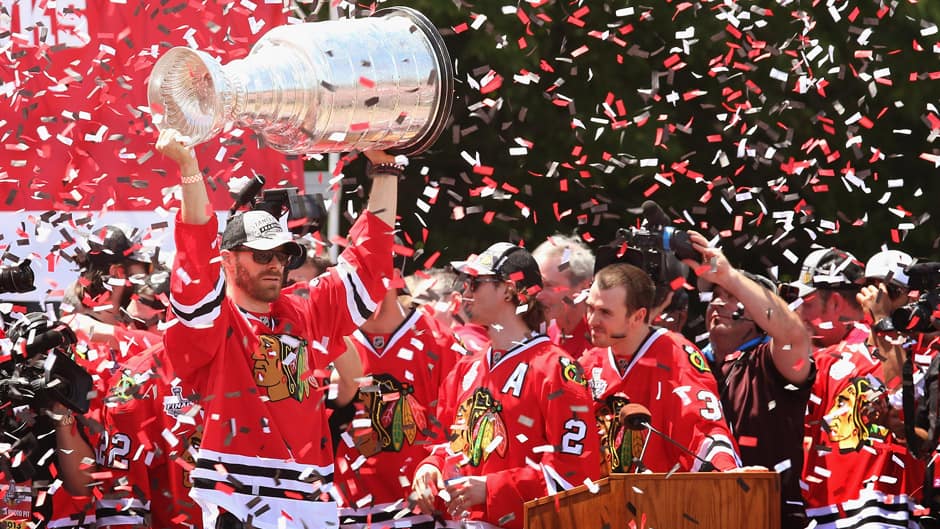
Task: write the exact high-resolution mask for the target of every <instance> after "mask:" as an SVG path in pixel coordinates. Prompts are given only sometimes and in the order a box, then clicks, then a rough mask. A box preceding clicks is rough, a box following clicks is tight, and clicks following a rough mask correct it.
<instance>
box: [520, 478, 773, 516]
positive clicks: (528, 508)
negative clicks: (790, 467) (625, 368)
mask: <svg viewBox="0 0 940 529" xmlns="http://www.w3.org/2000/svg"><path fill="white" fill-rule="evenodd" d="M667 476H668V477H667ZM596 485H597V488H595V490H596V492H591V491H590V490H589V489H588V487H587V486H585V485H581V486H579V487H575V488H573V489H571V490H568V491H565V492H562V493H560V494H558V495H556V496H548V497H545V498H539V499H537V500H532V501H530V502H526V504H525V528H526V529H566V528H571V529H576V528H584V527H588V528H594V529H601V528H613V527H632V526H630V525H629V523H630V521H631V520H634V521H635V522H636V528H637V529H645V528H651V527H652V528H655V529H686V528H688V529H712V528H713V529H728V528H729V527H734V528H760V529H780V476H778V475H777V473H776V472H741V473H737V472H735V473H727V472H726V473H721V472H707V473H706V472H700V473H675V474H672V475H667V474H612V475H611V476H609V477H606V478H604V479H602V480H600V481H598V482H597V484H596ZM598 489H599V490H598ZM644 524H645V525H644Z"/></svg>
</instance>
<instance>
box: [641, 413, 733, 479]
mask: <svg viewBox="0 0 940 529" xmlns="http://www.w3.org/2000/svg"><path fill="white" fill-rule="evenodd" d="M639 425H640V426H642V427H643V428H646V429H648V430H649V431H651V432H653V433H655V434H656V435H658V436H660V437H661V438H663V439H665V440H667V441H669V442H670V443H672V445H673V446H675V447H676V448H678V449H679V450H681V451H682V452H683V453H685V454H688V455H690V456H692V457H694V458H695V459H696V461H698V462H699V463H701V464H702V468H701V470H700V472H714V471H715V465H713V464H711V463H710V462H709V461H706V460H704V459H702V458H701V457H699V456H698V455H696V454H695V453H693V452H692V451H691V450H689V449H688V448H686V447H684V446H682V445H681V444H679V442H678V441H676V440H675V439H673V438H672V437H669V436H668V435H666V434H664V433H663V432H660V431H659V430H657V429H656V428H653V426H652V425H651V424H650V423H648V422H646V421H643V422H641V423H639ZM646 440H647V441H649V436H647V438H646ZM643 450H644V452H645V451H646V446H645V445H644V446H643Z"/></svg>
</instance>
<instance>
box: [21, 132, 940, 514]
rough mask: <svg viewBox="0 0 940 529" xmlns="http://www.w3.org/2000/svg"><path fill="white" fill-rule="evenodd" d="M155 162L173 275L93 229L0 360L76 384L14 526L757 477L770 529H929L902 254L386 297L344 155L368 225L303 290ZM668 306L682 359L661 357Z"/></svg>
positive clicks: (190, 178) (511, 267)
mask: <svg viewBox="0 0 940 529" xmlns="http://www.w3.org/2000/svg"><path fill="white" fill-rule="evenodd" d="M157 150H158V151H160V152H161V153H162V154H163V155H164V156H166V157H167V158H168V159H169V160H172V161H173V162H174V163H175V164H176V165H177V166H178V168H179V176H180V186H181V197H182V198H181V207H180V209H179V212H178V213H177V217H176V220H175V226H174V234H175V243H176V254H175V258H174V261H173V263H172V264H169V265H168V264H166V263H162V262H160V260H159V258H158V257H157V256H153V255H144V254H142V253H141V252H140V251H139V250H140V244H139V241H137V240H136V239H135V231H134V230H133V229H132V228H129V227H119V226H110V227H108V228H106V229H104V230H101V231H100V232H99V233H97V234H96V236H95V237H94V238H93V240H92V241H90V244H89V251H88V253H87V255H85V256H84V259H83V260H82V261H81V263H80V264H81V266H82V271H81V275H80V277H79V279H78V280H77V281H76V283H75V285H74V287H73V288H72V289H70V290H69V291H68V293H67V296H66V298H65V299H64V301H63V305H62V307H61V315H59V316H58V320H59V321H58V322H56V321H52V320H51V319H49V318H48V317H45V316H43V315H39V316H42V317H37V316H35V315H30V316H29V317H27V316H22V317H21V318H20V320H21V321H18V322H16V323H15V324H14V329H10V330H9V332H8V333H7V339H8V340H10V342H11V343H10V347H11V350H17V348H21V347H23V346H24V345H25V344H27V343H28V342H29V341H30V340H31V339H33V338H34V337H35V334H36V329H37V328H38V327H36V326H38V325H45V326H46V327H49V326H52V325H62V324H64V325H67V326H68V327H69V328H71V329H72V330H73V331H74V333H75V335H76V337H77V339H76V344H75V346H74V347H71V348H70V349H69V350H68V353H69V354H71V355H73V357H74V359H75V360H76V361H77V362H79V364H80V365H82V366H83V367H84V368H85V370H86V371H87V372H88V373H89V374H91V375H92V378H93V381H94V390H93V391H92V392H91V394H90V397H89V398H90V401H91V405H90V407H89V411H88V412H87V413H84V414H81V413H75V412H74V411H73V410H71V409H68V408H66V407H63V406H61V405H57V406H54V407H52V408H50V409H48V410H45V416H44V417H41V419H42V420H45V421H51V423H52V425H51V427H50V428H51V429H53V430H54V431H55V436H54V439H55V441H56V448H55V457H54V467H55V468H54V472H52V475H51V476H50V477H49V481H50V482H51V486H46V487H38V486H37V487H33V490H32V497H31V500H30V501H31V502H32V506H31V509H30V511H31V512H33V513H39V514H32V515H31V516H30V517H26V518H27V519H30V518H31V519H32V521H33V522H35V521H37V518H38V519H39V521H42V522H43V523H47V524H48V526H49V527H55V528H69V527H75V528H79V527H93V526H94V527H118V526H128V527H154V528H159V529H163V528H170V527H173V528H184V527H218V528H226V529H228V528H243V527H250V526H254V527H260V528H266V529H267V528H270V529H281V528H283V527H332V526H337V525H339V526H342V527H349V528H354V527H356V528H358V527H363V528H365V527H429V528H430V527H440V526H458V525H459V524H472V525H470V526H472V527H483V528H488V527H505V528H520V527H522V526H523V523H524V511H523V504H524V503H525V502H526V501H529V500H532V499H536V498H539V497H542V496H546V495H551V494H554V493H556V492H558V491H561V490H566V489H570V488H572V487H575V486H578V485H582V484H589V483H591V482H592V481H595V480H597V479H599V478H601V477H602V476H604V475H607V474H609V473H613V472H627V473H633V472H660V473H671V472H676V471H680V472H707V471H716V472H746V471H749V470H768V471H774V472H777V473H778V474H779V475H780V478H781V499H780V501H781V516H782V527H784V528H788V529H789V528H802V527H807V526H815V527H859V526H863V525H865V524H872V525H869V526H872V527H874V526H877V527H911V526H913V525H912V524H914V523H922V524H924V526H925V527H929V526H930V525H928V524H929V523H931V521H930V520H931V515H932V514H933V511H932V510H931V508H930V507H931V506H932V505H933V504H934V503H935V498H934V497H933V486H932V483H933V482H932V479H929V478H928V477H927V475H928V474H930V475H932V474H933V467H932V464H928V463H931V462H932V457H933V454H934V453H935V448H936V435H935V432H934V430H935V427H934V426H935V423H936V414H937V412H938V409H937V406H935V405H934V406H931V405H930V404H931V403H934V404H936V402H937V400H938V395H937V388H936V385H937V384H936V383H935V382H934V383H933V385H931V383H932V381H933V380H934V379H936V378H937V373H936V371H937V369H936V366H933V368H932V369H931V363H932V361H933V360H934V358H935V356H936V355H935V354H934V353H935V352H936V351H937V349H938V348H940V342H938V341H937V340H935V339H934V338H933V336H932V335H931V332H930V331H923V332H921V331H920V330H918V331H915V330H912V329H915V327H916V324H917V322H916V321H914V322H909V323H910V324H909V325H907V326H906V327H905V326H903V325H898V324H897V323H898V322H897V318H893V317H892V315H893V314H895V313H896V311H897V310H898V309H902V311H903V307H904V306H906V305H908V304H909V303H910V302H911V301H913V300H914V299H916V298H917V296H919V295H920V294H922V293H923V292H919V291H917V290H913V289H911V288H910V287H911V286H912V285H911V283H910V277H909V274H908V271H909V270H910V266H911V265H912V264H913V263H914V260H913V259H912V258H911V257H910V256H908V255H907V254H904V253H903V252H899V251H896V250H885V251H883V252H880V253H878V254H876V255H875V256H872V257H871V258H870V259H868V260H867V262H863V261H860V260H859V259H857V258H856V257H855V256H853V255H851V254H850V253H848V252H846V251H844V250H840V249H837V248H821V249H818V250H816V251H814V252H812V253H810V254H809V255H807V256H806V257H805V259H804V260H803V263H802V270H801V274H800V276H799V278H798V279H797V280H795V281H793V282H790V283H783V284H780V285H778V284H776V283H775V282H774V281H773V280H771V279H770V278H767V277H764V276H762V275H759V274H755V273H752V272H750V271H745V270H741V269H739V268H736V267H735V266H734V265H732V263H730V262H729V260H728V259H727V258H726V257H725V256H724V254H723V253H722V251H721V250H720V248H717V247H715V245H714V244H712V242H711V241H709V240H707V239H706V237H704V236H703V235H701V234H699V233H696V232H689V239H690V243H691V246H692V249H693V250H694V252H695V253H696V254H697V256H698V257H697V258H695V259H685V260H684V265H685V266H687V267H688V269H689V270H690V271H691V274H689V277H688V281H687V282H686V283H685V284H681V282H680V283H676V282H675V281H668V282H664V281H662V280H661V279H662V278H660V277H656V276H655V274H652V273H651V270H648V269H644V268H643V267H642V266H637V265H636V263H633V264H631V263H630V260H629V259H626V258H624V259H616V260H614V261H613V262H609V263H607V262H603V263H602V262H600V261H596V260H595V255H594V252H592V250H591V248H589V247H588V246H587V245H586V244H585V243H584V242H583V241H582V240H580V239H579V238H577V237H571V236H566V235H562V234H558V235H554V236H552V237H549V238H548V240H546V241H544V242H542V243H541V244H540V245H538V246H537V247H536V248H535V249H534V250H533V251H531V252H529V251H528V250H527V249H526V248H524V247H523V246H522V245H520V244H512V243H508V242H501V243H497V244H494V245H492V246H490V247H488V248H485V249H483V251H481V252H479V253H478V254H474V255H471V256H469V257H468V258H467V259H465V260H462V261H455V262H453V263H451V264H450V266H448V267H444V268H440V269H432V270H421V271H417V272H416V273H414V274H413V275H410V276H406V275H404V272H405V267H404V265H403V264H402V263H400V262H397V260H396V258H395V257H394V256H393V247H394V246H395V243H394V231H395V228H394V227H395V218H396V202H397V183H398V178H399V177H400V176H401V174H402V172H403V171H404V167H402V166H400V165H399V164H398V162H397V161H396V159H395V158H394V157H392V156H390V155H388V154H386V153H384V152H367V153H364V154H365V156H367V157H368V160H369V162H370V163H369V170H368V173H369V177H370V180H371V186H372V190H371V192H370V198H369V202H368V205H367V207H366V210H365V211H363V212H362V213H361V214H360V215H359V216H358V218H357V220H356V222H355V224H354V225H353V227H352V228H351V230H350V232H349V234H348V237H347V240H346V242H347V246H346V248H345V249H344V251H343V252H342V253H341V255H340V256H339V257H338V259H337V261H336V262H335V263H329V262H324V260H323V258H322V257H319V255H320V254H319V252H318V251H317V248H316V247H315V246H312V245H311V244H310V243H309V242H306V243H301V242H299V241H298V240H297V238H296V237H294V236H293V235H292V234H291V233H290V231H289V230H287V229H285V227H284V226H283V225H282V223H281V222H280V221H279V219H277V218H275V217H274V216H272V215H271V214H270V213H268V212H265V211H259V210H250V211H245V212H240V213H238V214H236V215H234V216H233V217H231V218H230V219H229V220H228V222H227V223H226V224H225V227H224V229H223V230H221V236H219V233H220V229H219V226H218V221H217V218H216V216H215V214H214V212H213V211H212V209H211V205H210V203H209V199H208V195H207V192H206V183H205V181H204V179H203V175H202V173H201V171H200V166H199V164H198V161H197V160H196V158H195V155H194V153H193V151H192V150H190V149H189V148H187V147H186V146H185V144H184V139H183V138H181V137H180V136H179V135H178V134H177V133H176V132H175V131H172V130H165V131H163V132H162V133H161V135H160V138H159V140H158V142H157ZM626 254H627V256H629V251H628V252H626ZM690 283H695V284H690ZM690 296H691V297H693V298H694V297H696V296H697V298H698V299H699V300H701V301H702V302H703V303H705V304H707V309H706V312H705V330H706V331H707V333H706V334H705V335H699V336H689V337H687V336H684V335H683V331H685V330H686V329H685V323H686V321H687V312H688V307H689V305H690V303H689V298H690ZM933 310H934V314H933V315H932V316H931V315H929V314H928V317H933V318H936V312H935V311H936V310H937V309H936V307H933ZM30 326H33V327H35V328H33V327H30ZM46 327H43V328H46ZM30 329H32V331H30ZM918 329H919V327H918ZM636 405H641V407H640V408H639V409H641V410H642V413H641V417H640V420H639V421H636V420H635V417H634V416H631V415H630V413H627V412H629V411H630V410H636V409H638V408H636ZM630 406H633V407H632V408H630ZM638 425H639V427H638ZM654 429H655V430H658V432H659V433H661V434H663V435H659V434H655V435H654V434H653V431H652V430H654ZM667 437H668V439H667ZM670 439H671V440H672V441H674V442H671V441H670ZM683 447H684V449H683ZM47 485H48V484H47ZM10 490H11V491H12V490H13V489H12V488H11V489H10ZM6 516H7V517H8V518H9V517H11V516H13V515H11V514H9V513H7V514H6ZM915 519H916V520H917V521H915ZM473 524H475V525H473Z"/></svg>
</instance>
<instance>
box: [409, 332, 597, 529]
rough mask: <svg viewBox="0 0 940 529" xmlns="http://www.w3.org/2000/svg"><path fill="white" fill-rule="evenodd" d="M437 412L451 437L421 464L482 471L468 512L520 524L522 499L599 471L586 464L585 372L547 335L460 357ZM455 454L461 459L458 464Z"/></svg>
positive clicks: (593, 446) (590, 445) (589, 435)
mask: <svg viewBox="0 0 940 529" xmlns="http://www.w3.org/2000/svg"><path fill="white" fill-rule="evenodd" d="M436 413H437V418H438V419H440V421H441V424H442V425H443V426H444V427H445V428H447V431H448V435H449V436H451V437H452V438H453V439H452V440H451V441H450V442H449V443H445V444H442V445H438V446H436V447H435V448H434V450H433V451H432V453H431V455H430V456H429V457H428V458H427V459H425V460H424V461H423V462H422V463H421V464H424V463H428V464H432V465H434V466H436V467H437V468H439V469H441V471H442V474H443V476H444V479H445V480H446V479H451V478H455V477H458V475H463V476H487V481H486V496H487V498H486V504H485V505H478V506H476V507H474V509H475V510H474V511H472V512H471V513H470V518H471V519H472V520H484V521H485V522H488V523H490V524H495V525H497V526H500V527H506V528H519V527H522V525H523V521H524V520H523V508H522V506H523V503H524V502H526V501H529V500H532V499H535V498H539V497H542V496H546V495H549V494H554V493H555V492H557V491H559V490H564V489H568V488H571V487H572V486H576V485H581V484H582V483H584V482H585V480H588V479H592V480H593V479H597V478H598V477H599V474H600V473H599V472H598V467H597V466H596V465H585V464H584V462H585V461H594V460H596V459H597V458H598V457H599V456H598V455H597V454H598V440H597V436H596V435H594V434H593V430H592V426H591V422H592V420H593V419H592V418H591V398H590V395H589V394H588V391H587V388H586V387H585V384H584V377H583V372H582V370H581V368H580V366H579V365H578V363H577V362H576V361H574V359H572V358H571V357H570V356H569V355H568V354H567V353H565V352H564V351H563V350H561V349H560V348H558V346H556V345H553V344H552V343H551V341H550V340H549V338H548V337H547V336H542V335H539V336H535V337H533V338H530V339H528V340H526V341H524V342H522V343H521V344H519V345H517V346H515V347H513V348H512V349H510V350H509V351H507V352H506V353H505V355H503V356H502V357H500V358H494V356H493V350H492V349H490V350H489V351H487V352H486V353H484V354H482V355H472V356H468V357H466V358H464V359H462V360H461V361H460V362H458V363H457V365H456V367H455V368H454V370H453V372H452V373H451V374H450V375H449V376H448V378H447V380H446V381H445V383H444V386H443V387H442V388H441V394H440V400H439V402H438V407H437V412H436ZM453 455H458V456H460V460H461V462H462V464H459V465H458V467H457V468H456V469H453V468H449V467H451V466H453V465H452V464H448V462H449V461H452V460H453V457H452V456H453ZM418 466H420V465H418ZM458 473H459V474H458Z"/></svg>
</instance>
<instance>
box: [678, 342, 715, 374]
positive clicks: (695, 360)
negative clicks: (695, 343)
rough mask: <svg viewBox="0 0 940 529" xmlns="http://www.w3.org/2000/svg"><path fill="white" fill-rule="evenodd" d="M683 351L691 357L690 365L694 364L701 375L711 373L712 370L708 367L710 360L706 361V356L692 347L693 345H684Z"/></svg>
mask: <svg viewBox="0 0 940 529" xmlns="http://www.w3.org/2000/svg"><path fill="white" fill-rule="evenodd" d="M682 350H683V351H685V354H687V355H689V363H690V364H692V367H694V368H695V369H696V370H697V371H698V372H699V373H710V372H711V368H710V367H708V360H706V359H705V355H704V354H702V352H701V351H699V350H698V349H696V348H694V347H692V346H691V345H688V344H686V345H683V346H682Z"/></svg>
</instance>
